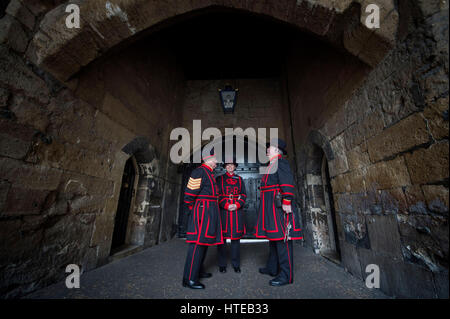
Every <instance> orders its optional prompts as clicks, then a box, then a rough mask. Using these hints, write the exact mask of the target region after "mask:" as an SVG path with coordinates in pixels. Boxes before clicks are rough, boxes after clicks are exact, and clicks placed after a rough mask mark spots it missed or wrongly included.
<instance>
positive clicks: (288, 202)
mask: <svg viewBox="0 0 450 319" xmlns="http://www.w3.org/2000/svg"><path fill="white" fill-rule="evenodd" d="M283 205H291V201H290V200H289V199H283Z"/></svg>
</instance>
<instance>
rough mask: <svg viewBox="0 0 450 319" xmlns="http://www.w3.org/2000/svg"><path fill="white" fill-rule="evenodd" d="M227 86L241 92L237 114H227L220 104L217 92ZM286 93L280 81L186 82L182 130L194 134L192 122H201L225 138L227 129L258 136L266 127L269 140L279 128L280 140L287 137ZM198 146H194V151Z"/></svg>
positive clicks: (204, 127) (235, 112) (238, 98)
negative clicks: (284, 119)
mask: <svg viewBox="0 0 450 319" xmlns="http://www.w3.org/2000/svg"><path fill="white" fill-rule="evenodd" d="M227 83H229V84H231V85H232V87H233V88H235V89H238V90H239V91H238V97H237V103H236V108H235V111H234V114H224V113H223V109H222V105H221V102H220V97H219V92H218V89H223V88H224V87H225V85H226V84H227ZM283 92H284V90H283V87H282V81H280V79H278V78H269V79H231V80H194V81H187V83H186V95H185V98H184V101H183V109H182V112H183V117H182V118H183V122H182V123H183V125H182V127H184V128H187V129H188V130H189V131H190V132H192V125H193V122H192V121H193V120H201V121H202V122H201V125H202V130H204V129H206V128H208V127H217V128H218V129H220V130H221V132H222V135H225V128H232V129H236V128H238V127H240V128H242V129H243V130H245V129H247V128H253V129H254V130H255V132H256V134H257V133H258V128H266V134H267V138H269V135H270V128H278V135H279V137H280V138H285V137H286V134H287V132H286V126H285V125H284V122H283V114H284V112H285V111H286V104H285V103H284V100H283ZM206 142H207V141H203V142H202V144H204V143H206ZM191 143H193V142H192V141H191ZM194 143H195V142H194ZM197 147H198V145H194V149H196V148H197Z"/></svg>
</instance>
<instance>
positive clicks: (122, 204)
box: [111, 156, 137, 255]
mask: <svg viewBox="0 0 450 319" xmlns="http://www.w3.org/2000/svg"><path fill="white" fill-rule="evenodd" d="M136 180H137V164H136V160H135V158H134V156H131V157H130V158H129V159H128V160H127V161H126V163H125V167H124V170H123V175H122V182H121V186H120V195H119V202H118V205H117V211H116V215H115V218H114V231H113V236H112V241H111V255H114V254H115V253H117V252H118V251H120V250H122V249H123V248H124V246H125V245H126V243H127V237H128V236H127V235H128V233H129V231H128V230H129V219H130V210H131V208H132V204H133V201H134V198H135V195H136V190H135V182H136Z"/></svg>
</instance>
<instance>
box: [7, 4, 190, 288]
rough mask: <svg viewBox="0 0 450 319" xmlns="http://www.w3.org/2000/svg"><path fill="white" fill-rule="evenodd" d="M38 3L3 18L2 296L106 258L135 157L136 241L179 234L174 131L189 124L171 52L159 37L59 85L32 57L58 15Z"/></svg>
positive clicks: (144, 242)
mask: <svg viewBox="0 0 450 319" xmlns="http://www.w3.org/2000/svg"><path fill="white" fill-rule="evenodd" d="M31 2H32V1H23V3H26V4H28V3H31ZM51 3H53V4H56V3H54V1H51ZM34 4H35V5H36V6H37V7H33V6H32V5H30V6H28V5H27V6H25V5H22V4H21V3H20V2H19V1H11V3H10V5H9V6H8V9H7V10H6V13H7V14H6V15H5V16H4V17H3V18H2V19H1V20H0V24H1V25H2V29H1V31H0V57H1V58H0V176H1V178H0V295H2V296H4V297H15V296H21V295H23V294H26V293H28V292H30V291H33V290H35V289H37V288H39V287H43V286H46V285H49V284H51V283H53V282H55V281H58V280H61V279H63V278H64V277H65V275H66V273H65V267H66V266H67V265H68V264H78V265H80V266H81V271H82V272H84V271H87V270H90V269H93V268H95V267H98V266H99V265H102V264H104V263H105V262H107V260H108V256H109V254H110V247H111V237H112V231H113V227H114V217H115V213H116V207H117V202H118V197H119V193H120V185H121V179H122V174H123V167H124V165H125V162H126V160H127V159H128V158H129V157H130V156H132V155H133V156H134V157H135V158H136V161H137V164H138V167H139V183H138V189H137V192H136V200H135V203H136V206H135V207H132V211H131V217H130V227H131V228H133V229H134V231H135V232H137V233H139V231H141V233H140V235H141V237H142V238H141V239H139V240H138V241H140V244H142V245H143V246H144V247H148V246H151V245H154V244H156V243H158V242H160V241H163V240H167V239H169V238H171V237H172V236H173V235H174V232H175V230H176V228H175V225H174V224H175V221H176V217H177V216H176V214H177V210H176V208H177V207H176V203H175V204H174V203H172V197H171V195H170V194H174V193H178V192H179V188H180V185H179V180H178V175H177V174H176V171H175V173H172V170H173V168H172V169H169V165H170V164H169V161H168V158H167V156H168V146H169V144H168V141H169V138H168V134H169V132H170V130H171V128H172V127H173V126H179V125H180V124H181V123H180V122H178V123H177V121H176V120H174V119H176V118H177V117H176V116H174V114H175V113H174V112H175V111H176V110H177V108H178V104H179V99H180V97H183V82H182V80H183V78H182V75H181V73H180V70H179V69H177V67H176V63H174V61H173V56H172V55H170V54H169V53H168V52H167V50H166V51H165V49H164V45H163V44H161V43H160V42H158V40H155V41H156V42H150V43H149V42H146V43H144V44H139V43H137V44H135V47H134V48H133V47H130V48H129V49H128V50H127V51H126V53H123V52H122V51H117V52H115V53H114V52H113V53H111V54H110V55H109V57H107V58H105V59H103V60H101V61H97V62H96V63H93V64H91V65H90V66H88V67H86V68H84V69H83V71H82V72H80V73H79V74H77V75H76V76H74V77H73V78H72V79H71V80H70V81H69V82H66V83H65V84H62V83H60V82H59V81H56V80H54V79H53V78H52V76H51V75H50V74H48V73H46V72H44V71H42V70H40V69H38V68H36V67H35V66H33V65H32V64H30V63H29V62H28V61H27V60H26V58H24V56H23V52H24V51H25V49H26V47H27V43H28V40H29V39H30V37H31V36H32V30H33V28H34V27H35V25H37V24H38V23H39V21H40V19H42V17H43V14H44V12H45V10H48V9H49V7H45V6H46V4H45V2H42V3H40V5H39V6H38V4H39V3H38V2H34ZM49 6H50V5H49ZM4 26H6V27H5V28H3V27H4ZM169 172H170V173H169ZM140 228H141V229H140ZM134 237H135V238H138V237H139V236H137V235H136V236H134Z"/></svg>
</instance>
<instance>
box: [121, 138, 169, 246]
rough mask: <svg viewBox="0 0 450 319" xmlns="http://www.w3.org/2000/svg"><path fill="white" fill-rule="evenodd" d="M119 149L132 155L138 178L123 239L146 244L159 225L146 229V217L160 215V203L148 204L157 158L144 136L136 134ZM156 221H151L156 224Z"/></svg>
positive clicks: (153, 238)
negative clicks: (125, 237)
mask: <svg viewBox="0 0 450 319" xmlns="http://www.w3.org/2000/svg"><path fill="white" fill-rule="evenodd" d="M122 152H124V153H125V154H127V155H128V156H129V157H131V156H133V157H134V158H135V159H136V164H137V168H138V172H137V173H138V174H137V175H138V176H137V177H138V181H137V187H136V195H135V200H134V207H132V208H131V214H130V218H129V226H128V235H127V243H128V244H130V245H138V246H147V245H150V243H154V242H156V241H157V238H158V232H159V229H151V230H149V229H147V219H148V218H152V219H154V218H156V219H158V220H160V218H161V206H159V209H156V208H157V207H153V206H157V205H152V195H153V192H154V191H155V190H156V189H158V183H159V180H158V179H157V178H156V177H157V176H159V160H158V156H157V154H156V150H155V148H154V147H153V146H152V145H151V144H150V143H149V141H148V139H147V138H146V137H136V138H134V139H133V140H132V141H131V142H129V143H128V144H127V145H125V146H124V147H123V148H122ZM159 224H160V223H159V222H157V223H154V224H152V225H156V226H157V227H158V226H159Z"/></svg>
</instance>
